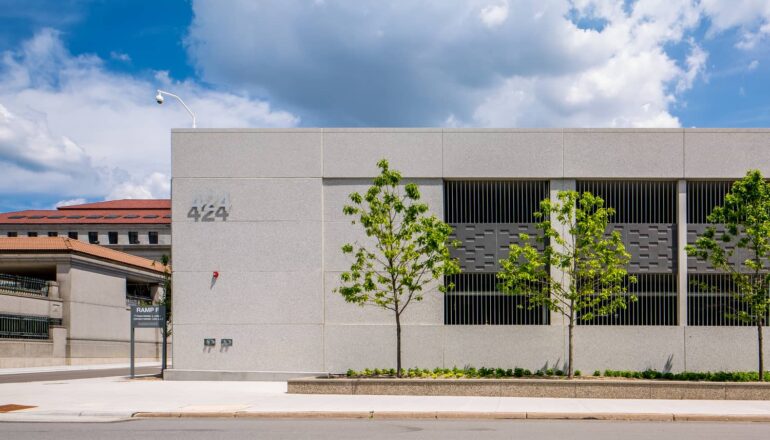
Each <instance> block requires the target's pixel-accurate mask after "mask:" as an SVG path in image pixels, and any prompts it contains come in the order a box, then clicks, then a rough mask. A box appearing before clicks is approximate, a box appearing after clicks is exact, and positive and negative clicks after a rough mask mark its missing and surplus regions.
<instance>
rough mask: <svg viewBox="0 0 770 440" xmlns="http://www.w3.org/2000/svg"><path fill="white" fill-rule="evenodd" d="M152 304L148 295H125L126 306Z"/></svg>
mask: <svg viewBox="0 0 770 440" xmlns="http://www.w3.org/2000/svg"><path fill="white" fill-rule="evenodd" d="M147 304H152V298H150V297H148V296H133V295H126V307H132V306H143V305H147Z"/></svg>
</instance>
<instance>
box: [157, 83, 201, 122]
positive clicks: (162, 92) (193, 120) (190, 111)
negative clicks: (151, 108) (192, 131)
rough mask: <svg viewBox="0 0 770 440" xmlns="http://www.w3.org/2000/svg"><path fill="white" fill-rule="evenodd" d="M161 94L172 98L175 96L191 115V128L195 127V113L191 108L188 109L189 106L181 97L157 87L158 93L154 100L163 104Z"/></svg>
mask: <svg viewBox="0 0 770 440" xmlns="http://www.w3.org/2000/svg"><path fill="white" fill-rule="evenodd" d="M163 95H168V96H171V97H173V98H176V100H177V101H179V103H180V104H182V106H183V107H184V108H185V110H187V113H189V114H190V116H191V117H192V128H196V127H195V113H193V112H192V110H190V107H188V106H187V104H185V103H184V101H182V98H180V97H179V96H177V95H175V94H173V93H171V92H167V91H165V90H160V89H158V94H157V95H155V101H156V102H157V103H158V104H163Z"/></svg>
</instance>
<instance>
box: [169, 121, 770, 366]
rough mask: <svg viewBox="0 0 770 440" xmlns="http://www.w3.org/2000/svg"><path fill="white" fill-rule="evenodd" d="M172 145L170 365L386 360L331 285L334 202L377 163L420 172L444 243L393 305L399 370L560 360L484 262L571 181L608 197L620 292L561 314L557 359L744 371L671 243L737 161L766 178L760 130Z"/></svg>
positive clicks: (737, 339) (719, 315)
mask: <svg viewBox="0 0 770 440" xmlns="http://www.w3.org/2000/svg"><path fill="white" fill-rule="evenodd" d="M172 156H173V157H172V168H173V169H172V174H173V185H172V188H173V197H172V200H173V213H174V214H173V241H174V262H175V264H174V283H175V302H174V342H175V346H174V369H173V370H169V371H168V374H169V377H170V378H175V379H190V378H272V377H285V376H287V375H301V374H308V373H320V372H344V371H345V370H346V369H348V368H354V369H360V368H364V367H392V366H394V365H393V362H394V358H395V328H394V324H393V317H392V316H391V314H389V313H387V312H385V311H382V310H379V309H373V308H371V309H370V308H363V309H362V308H360V307H358V306H355V305H351V304H346V303H345V302H344V301H343V299H342V298H341V296H340V295H338V294H335V293H334V292H333V289H334V288H335V287H336V286H337V283H338V280H339V275H340V272H341V271H343V270H346V269H348V268H349V267H350V261H349V259H348V258H346V257H345V256H343V254H342V253H341V251H340V248H341V246H342V245H343V243H346V242H351V241H355V240H358V241H363V240H366V237H365V236H362V233H361V232H360V228H359V227H357V226H352V225H351V224H350V219H349V218H346V217H345V216H344V215H343V214H342V207H343V205H344V204H345V203H346V200H347V196H348V194H350V193H351V192H353V191H363V190H365V189H366V188H367V187H368V186H369V184H370V181H371V178H372V177H373V176H374V175H376V173H377V168H376V166H375V164H376V162H377V161H378V160H379V159H381V158H387V159H389V160H390V162H391V165H392V167H393V168H395V169H398V170H400V171H401V172H402V174H403V175H404V176H405V177H406V178H407V180H410V181H413V182H416V183H418V184H419V185H420V187H421V190H422V195H423V198H424V200H425V201H426V202H427V203H428V204H429V205H430V207H431V209H432V210H433V212H434V213H436V214H437V215H438V216H440V217H442V218H444V219H445V220H446V221H447V222H449V223H451V224H452V225H453V226H454V227H455V233H456V235H457V238H458V239H459V240H461V241H462V247H461V248H460V249H459V250H458V251H457V252H456V256H457V257H458V258H459V259H460V262H461V265H462V268H463V274H461V275H459V276H458V277H457V280H456V281H457V285H458V288H457V289H456V290H455V291H454V292H452V293H450V294H448V295H446V296H444V295H442V294H440V293H438V292H436V293H435V294H428V295H427V296H426V299H425V300H424V301H423V302H422V303H419V304H415V305H413V306H410V309H408V310H407V312H406V313H405V315H404V318H403V321H402V322H404V323H405V326H404V330H403V338H404V339H403V344H404V347H403V348H404V357H403V358H404V362H405V366H419V367H429V368H433V367H436V366H444V367H452V366H464V365H469V364H470V365H474V366H477V367H480V366H487V367H505V368H511V367H513V366H520V367H525V368H530V369H536V368H541V367H544V366H546V365H548V366H561V365H562V364H563V362H564V359H565V358H566V350H567V343H566V342H567V341H566V339H567V329H566V326H565V322H564V321H563V320H562V318H561V316H560V315H555V314H551V313H550V312H548V311H547V310H542V309H539V310H532V311H527V310H526V309H523V310H522V309H520V308H519V307H517V306H518V305H520V304H522V303H521V300H520V299H517V298H512V297H507V296H502V295H501V294H500V293H499V292H497V291H496V290H495V280H494V274H495V272H496V271H497V269H498V260H499V259H501V258H504V257H505V256H506V255H507V248H508V245H509V244H510V242H511V241H513V240H516V237H517V236H518V233H519V232H522V231H531V230H532V228H533V222H534V219H533V218H532V212H533V211H534V210H535V209H536V207H537V204H538V202H539V201H540V200H542V199H543V198H546V197H555V194H556V192H557V191H558V190H561V189H577V190H581V191H583V190H588V191H592V192H595V193H597V194H599V195H601V196H602V197H604V198H605V200H606V201H607V204H608V205H609V206H612V207H614V208H615V209H616V210H617V215H616V216H615V218H614V219H613V221H614V222H615V223H614V224H613V227H615V228H617V229H619V230H620V231H621V233H622V236H623V240H624V242H625V244H626V246H627V248H628V250H629V252H630V253H631V254H632V260H631V264H630V268H629V270H630V272H631V273H633V274H635V275H636V276H637V278H638V279H639V283H638V284H636V285H635V286H633V290H632V291H633V292H634V293H635V294H636V295H637V296H638V297H639V301H638V302H637V303H634V304H633V305H631V306H630V307H629V308H628V309H627V310H624V311H622V312H619V313H617V314H615V315H613V316H609V317H604V318H600V319H596V320H594V321H591V322H588V323H582V324H581V325H579V327H578V328H577V329H576V358H575V363H576V365H575V368H577V369H581V370H583V371H584V372H590V371H593V370H596V369H605V368H612V369H633V370H643V369H646V368H654V369H658V370H672V371H681V370H702V371H706V370H711V371H715V370H752V369H754V368H755V365H756V336H755V334H756V333H755V332H756V330H755V329H753V328H747V327H743V326H740V325H737V323H735V322H733V321H730V320H728V319H726V318H725V317H724V315H725V312H727V311H728V310H731V307H734V306H735V303H734V302H733V300H732V299H731V297H730V295H729V291H730V288H731V286H730V285H729V280H728V279H727V278H726V277H725V276H724V275H722V274H717V273H713V272H712V271H711V270H710V269H709V268H708V267H707V266H706V265H705V264H703V263H701V262H697V261H694V260H692V259H689V258H688V257H687V256H686V254H685V252H684V245H685V244H686V243H687V242H688V241H689V242H692V241H693V240H694V239H695V236H696V234H697V233H698V232H699V231H702V230H703V228H704V223H705V217H706V215H707V214H708V213H709V212H710V211H711V209H712V208H713V206H715V205H716V204H719V203H721V201H722V199H723V197H724V194H725V192H726V191H727V189H728V188H729V185H730V182H731V181H732V180H734V179H737V178H740V177H742V176H743V175H744V174H745V172H746V171H747V170H748V169H750V168H758V169H760V170H761V171H762V172H763V173H765V174H766V175H770V130H753V129H748V130H740V129H598V130H596V129H543V130H541V129H530V130H527V129H522V130H514V129H499V130H498V129H486V130H482V129H287V130H268V129H265V130H243V129H237V130H226V129H222V130H218V129H210V130H184V129H181V130H174V131H173V132H172ZM215 272H216V274H217V275H218V276H214V274H215ZM693 281H699V282H705V283H707V284H710V285H711V286H713V288H706V289H702V288H700V287H698V288H696V287H693V286H694V284H693V283H692V282H693ZM699 285H700V284H699ZM522 305H526V304H522ZM205 338H216V340H217V346H215V347H204V345H203V343H204V339H205ZM222 339H232V341H233V345H232V346H231V347H222V346H221V345H220V343H221V340H222ZM765 344H770V343H769V342H768V341H765ZM767 349H770V345H768V348H766V350H767Z"/></svg>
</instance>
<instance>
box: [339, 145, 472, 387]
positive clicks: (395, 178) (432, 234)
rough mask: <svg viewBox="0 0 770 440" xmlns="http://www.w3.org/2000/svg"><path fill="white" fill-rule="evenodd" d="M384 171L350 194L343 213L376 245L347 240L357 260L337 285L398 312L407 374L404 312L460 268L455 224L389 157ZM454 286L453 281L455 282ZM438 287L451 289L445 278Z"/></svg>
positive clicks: (349, 295) (350, 297) (353, 297)
mask: <svg viewBox="0 0 770 440" xmlns="http://www.w3.org/2000/svg"><path fill="white" fill-rule="evenodd" d="M377 166H378V167H379V168H380V175H379V176H377V177H375V178H374V180H373V182H372V186H371V187H370V188H369V190H368V191H367V192H366V194H364V195H361V194H359V193H356V192H354V193H352V194H350V201H351V202H352V204H350V205H346V206H345V207H344V208H343V212H344V213H345V214H346V215H350V216H354V217H355V218H356V220H353V221H352V223H353V224H356V222H358V224H360V225H361V227H362V228H363V230H364V232H365V233H366V235H367V237H369V238H370V239H371V242H372V244H371V245H369V246H367V245H362V244H358V243H355V244H345V245H344V246H343V247H342V252H343V253H345V254H348V255H352V256H353V259H354V262H353V263H352V265H351V266H350V270H349V271H345V272H343V273H342V275H341V283H340V284H341V286H340V287H338V288H336V289H335V292H338V293H340V294H341V295H342V296H343V297H344V298H345V301H347V302H349V303H355V304H359V305H361V306H364V305H374V306H376V307H380V308H383V309H386V310H390V311H391V312H393V316H394V318H395V320H396V371H397V374H398V376H399V377H401V315H402V314H403V313H404V310H406V308H407V307H408V306H409V304H411V303H412V302H413V301H422V299H423V294H424V292H423V289H424V288H426V286H428V284H430V283H433V282H435V281H437V280H440V279H441V278H442V276H443V275H452V274H456V273H458V272H459V266H458V263H457V261H456V260H453V259H452V258H451V257H450V255H449V246H450V245H453V243H451V242H450V234H451V233H452V228H451V227H450V226H449V225H448V224H446V223H444V222H443V221H441V220H439V219H438V218H436V216H434V215H429V214H428V205H427V204H425V203H422V202H420V191H419V188H418V187H417V185H415V184H413V183H410V184H407V185H405V186H404V187H403V191H402V189H401V187H400V186H399V184H400V183H401V174H400V173H399V172H398V171H395V170H391V169H390V168H389V166H388V162H387V161H386V160H385V159H383V160H381V161H379V162H378V163H377ZM449 287H450V288H451V286H449ZM438 290H439V291H441V292H445V291H446V287H445V286H444V285H443V283H439V285H438Z"/></svg>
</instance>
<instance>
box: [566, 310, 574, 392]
mask: <svg viewBox="0 0 770 440" xmlns="http://www.w3.org/2000/svg"><path fill="white" fill-rule="evenodd" d="M574 330H575V322H574V320H573V319H572V316H570V317H569V354H568V355H567V356H568V357H567V377H568V378H569V379H572V378H574V377H575V369H574V368H572V366H573V365H574V359H575V350H574V348H573V346H572V339H573V338H572V333H573V331H574Z"/></svg>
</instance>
